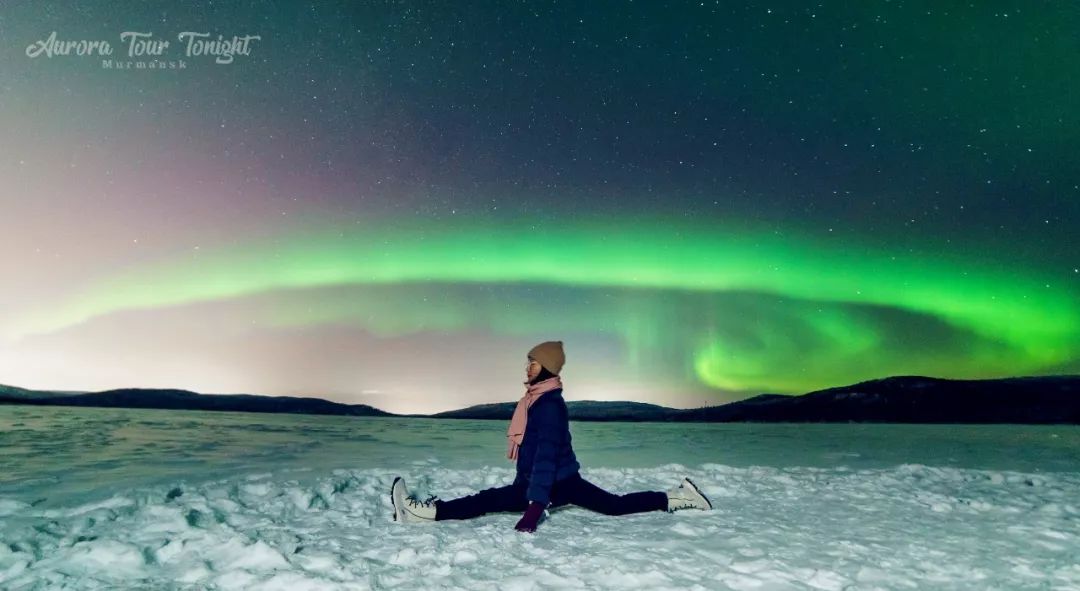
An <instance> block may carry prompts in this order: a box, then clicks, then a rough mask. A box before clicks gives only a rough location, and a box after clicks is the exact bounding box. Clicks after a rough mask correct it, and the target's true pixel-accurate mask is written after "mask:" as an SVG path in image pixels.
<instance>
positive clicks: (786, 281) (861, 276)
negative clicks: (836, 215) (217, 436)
mask: <svg viewBox="0 0 1080 591" xmlns="http://www.w3.org/2000/svg"><path fill="white" fill-rule="evenodd" d="M315 227H317V228H319V229H318V230H317V231H301V232H296V233H294V234H291V235H289V236H288V237H286V238H279V239H277V240H266V241H261V242H250V243H247V244H244V245H242V246H239V247H235V248H231V249H222V250H218V251H212V250H205V251H200V252H199V253H198V254H195V253H192V254H186V255H185V256H182V257H176V258H172V259H169V260H163V261H160V262H159V263H157V264H154V265H149V266H143V267H133V268H129V269H128V270H127V271H126V272H123V273H119V274H116V275H113V276H110V277H106V278H103V279H101V280H99V281H97V282H95V283H93V284H91V285H88V286H86V287H85V289H83V290H82V291H81V292H79V293H77V294H75V295H74V296H73V297H71V298H69V299H67V300H64V301H62V302H59V303H57V304H56V305H54V306H49V307H45V308H42V309H40V310H38V311H37V312H36V313H35V314H32V315H30V316H27V317H25V318H24V323H23V324H22V325H20V326H17V327H16V329H15V331H14V332H13V333H12V334H9V335H8V336H9V337H13V338H17V337H21V336H26V335H30V334H37V333H43V332H50V331H56V330H61V329H64V328H67V327H70V326H73V325H75V324H78V323H81V322H84V321H87V320H90V319H93V318H96V317H99V316H103V315H105V314H109V313H113V312H121V311H126V310H137V309H151V310H152V309H158V308H163V307H169V306H179V305H186V304H191V303H199V302H215V301H226V300H232V299H237V298H245V297H253V296H257V295H258V294H267V293H272V292H280V293H284V292H288V291H294V290H316V289H317V288H319V289H325V288H328V287H332V286H371V287H387V286H395V287H397V288H400V289H402V290H409V289H415V288H416V286H421V291H423V293H426V294H427V295H425V296H424V297H419V296H417V297H411V296H407V297H403V298H402V299H401V300H399V301H392V298H391V300H390V301H388V298H387V296H386V294H385V293H383V292H377V293H378V294H381V295H373V296H371V297H369V298H366V299H365V298H363V297H350V298H348V299H346V300H344V301H338V302H337V303H329V304H327V305H320V306H317V307H315V308H314V309H313V310H312V309H311V306H306V307H305V306H294V307H293V308H294V309H292V311H288V312H285V313H283V312H282V311H281V310H278V312H276V313H275V314H276V318H275V319H274V323H276V324H282V325H284V324H304V323H321V322H335V321H342V320H349V321H350V322H357V323H360V324H363V325H364V326H365V327H367V328H368V329H370V330H372V331H374V332H377V333H384V334H402V333H409V332H416V331H421V330H436V329H437V330H451V331H452V330H469V329H477V328H480V327H482V328H484V329H487V330H492V331H496V332H503V333H508V334H513V333H527V332H529V331H537V330H541V329H544V328H547V327H551V326H552V325H551V322H552V319H556V318H557V319H559V320H557V321H556V325H555V328H559V329H561V330H569V331H579V332H580V331H588V330H593V331H601V332H604V333H605V334H608V333H610V334H613V335H618V337H619V338H620V339H621V340H622V341H623V344H624V346H625V347H626V351H627V356H628V360H627V361H628V363H632V362H633V361H634V360H635V359H639V358H644V357H648V356H649V355H655V354H656V352H657V351H661V352H663V351H665V350H670V349H671V348H672V347H675V348H677V349H680V350H683V351H684V352H685V357H686V358H685V359H684V364H685V366H686V367H687V368H690V372H691V374H692V375H691V377H692V378H694V379H696V381H697V382H699V383H700V384H703V385H705V386H708V387H711V388H720V389H726V390H751V389H759V390H770V391H776V392H798V391H806V390H807V389H810V388H815V387H826V386H829V385H836V384H837V383H843V382H845V381H850V380H852V379H854V378H869V377H874V376H875V375H880V374H882V373H896V372H897V370H907V369H912V368H914V369H922V370H925V371H935V372H937V373H938V374H939V375H957V374H963V375H966V376H969V377H976V376H992V375H1006V374H1016V373H1038V372H1040V371H1047V370H1052V369H1053V368H1054V367H1056V366H1060V365H1061V364H1064V363H1067V362H1071V361H1073V360H1075V359H1076V358H1077V357H1078V354H1080V305H1078V302H1080V297H1078V294H1077V293H1075V292H1074V291H1073V290H1072V289H1071V288H1070V287H1069V286H1066V285H1053V284H1050V283H1048V282H1047V281H1046V280H1045V279H1042V278H1040V277H1039V276H1038V274H1037V273H1036V272H1034V271H1031V270H1029V269H1025V270H1024V271H1023V274H1021V273H1019V272H1018V271H1017V270H1016V269H1005V268H1000V267H994V266H992V265H988V264H986V263H985V262H981V261H976V260H970V259H964V258H962V257H957V256H953V255H940V256H935V257H934V259H933V260H925V259H920V258H918V257H915V256H912V255H911V254H909V253H908V254H906V256H905V254H902V253H886V252H873V251H869V250H867V249H865V248H859V247H858V245H853V244H851V243H850V242H848V241H840V240H838V239H837V240H833V241H831V242H830V241H829V240H825V239H820V238H817V239H815V238H810V237H807V236H798V235H795V234H792V233H790V232H786V233H785V234H784V235H779V234H778V233H776V232H772V231H746V230H735V229H728V228H725V229H721V228H718V227H717V225H716V224H704V223H694V222H686V221H681V220H680V221H679V222H677V223H675V222H665V223H662V222H659V221H657V220H654V219H652V220H639V221H626V220H620V221H619V223H618V224H613V223H612V222H611V221H610V220H602V219H595V220H586V221H579V222H575V223H573V224H569V225H555V226H542V225H540V226H530V225H529V224H527V223H520V222H519V223H505V222H494V221H482V220H481V221H476V220H470V221H469V222H468V223H467V224H466V223H461V224H456V223H454V222H447V223H441V224H439V225H424V224H421V223H418V222H404V223H402V222H398V221H395V222H394V223H393V224H386V225H378V224H370V225H369V226H367V227H363V228H358V227H356V226H350V227H349V228H348V231H340V230H338V229H336V228H334V229H329V225H328V224H326V223H322V224H317V225H316V226H315ZM463 285H464V286H468V285H502V286H521V285H527V286H533V287H534V288H536V289H552V290H555V289H560V290H566V289H570V290H581V292H582V293H586V292H589V290H597V289H601V288H603V289H607V290H608V292H605V293H609V294H615V296H614V297H612V298H611V299H609V300H607V301H598V300H596V299H589V300H586V301H584V303H582V302H580V301H576V300H575V299H574V298H573V297H562V298H560V299H561V301H560V302H559V303H558V305H557V306H556V305H555V304H553V303H552V302H551V301H545V300H543V298H536V299H535V300H533V301H520V300H512V299H510V300H508V299H505V298H504V299H501V300H500V299H498V298H496V297H492V298H489V299H488V300H486V301H482V302H478V301H477V300H476V298H475V294H472V295H469V294H465V293H464V292H462V293H461V294H459V295H458V296H454V297H451V296H445V297H442V298H438V297H436V298H434V299H433V298H431V297H429V296H431V295H432V294H439V293H444V294H446V293H450V294H453V293H454V291H453V289H452V287H453V286H463ZM447 286H450V288H448V287H447ZM448 289H449V291H447V290H448ZM424 290H426V291H424ZM312 293H314V292H312ZM373 293H376V292H373ZM403 293H405V292H404V291H403ZM408 293H412V294H414V295H415V294H418V293H420V291H416V292H408ZM589 293H592V294H593V295H596V293H599V292H595V291H593V292H589ZM734 294H742V299H740V300H739V302H741V303H740V304H739V305H738V306H737V307H732V308H731V309H730V310H724V309H723V306H725V305H726V304H725V302H728V301H729V300H725V299H723V297H720V296H732V295H734ZM747 294H749V295H750V296H753V298H756V299H757V300H760V301H759V302H758V304H754V303H753V299H751V300H748V299H747V298H746V296H747ZM313 297H315V298H317V297H318V296H313ZM695 297H696V298H697V299H694V300H693V302H695V303H693V304H692V307H693V308H694V309H693V310H691V311H690V314H689V315H690V316H691V318H689V319H688V318H687V317H686V316H687V315H688V314H687V313H685V312H686V311H683V312H680V308H679V304H678V303H679V302H686V301H690V300H687V299H686V298H695ZM702 298H705V299H702ZM766 302H768V304H767V305H766ZM755 305H759V306H767V309H766V307H758V308H755V307H754V306H755ZM560 307H561V310H560V309H559V308H560ZM718 307H720V308H719V309H717V308H718ZM878 308H882V309H887V311H890V312H894V313H895V312H897V311H900V312H902V313H904V314H907V315H909V316H910V317H912V318H916V317H924V320H925V319H926V318H928V319H929V320H931V321H933V322H936V323H939V324H941V325H945V326H947V327H949V328H950V329H951V330H953V331H956V332H958V333H961V334H963V335H966V344H965V347H964V349H963V350H962V351H959V352H954V353H953V354H952V356H951V357H950V358H949V359H937V360H934V361H929V360H928V358H926V356H925V355H924V356H923V357H924V358H923V359H922V361H920V362H916V361H915V360H912V362H911V363H905V362H904V360H903V359H884V358H883V356H882V355H881V351H882V350H883V349H882V348H883V347H885V348H888V347H887V345H888V340H889V335H888V334H883V331H882V330H881V328H880V326H877V325H876V324H875V323H874V322H873V321H872V318H871V316H870V315H868V314H867V313H866V311H867V310H874V309H878ZM481 309H485V310H487V311H486V312H482V311H481ZM303 310H307V311H306V312H305V311H303ZM500 310H501V312H500ZM530 311H532V312H534V313H530ZM778 313H779V314H782V316H780V318H781V319H782V321H779V322H778V321H776V318H777V314H778ZM754 314H761V316H760V317H759V318H754V316H753V315H754ZM680 315H681V317H679V318H675V317H677V316H680ZM732 316H739V317H740V318H738V319H736V318H732ZM748 316H749V317H748ZM672 326H676V327H678V328H677V330H676V329H675V328H671V327H672ZM672 331H677V332H678V334H675V335H673V334H670V333H671V332H672ZM733 331H734V332H741V333H742V338H734V337H733V336H732V335H733V334H734V332H733ZM792 331H803V332H808V333H810V334H812V339H810V341H809V342H812V343H816V345H815V347H814V349H812V350H807V349H806V348H805V347H804V346H802V345H800V344H799V343H802V344H805V343H806V342H808V341H807V339H802V340H801V341H798V342H797V341H796V340H793V339H792V336H791V333H792ZM957 355H959V357H957ZM916 356H917V354H916ZM796 361H801V363H796ZM807 368H809V369H807Z"/></svg>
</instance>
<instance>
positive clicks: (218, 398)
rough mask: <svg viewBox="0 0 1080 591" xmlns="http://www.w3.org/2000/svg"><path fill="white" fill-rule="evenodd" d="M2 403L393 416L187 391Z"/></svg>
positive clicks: (358, 407)
mask: <svg viewBox="0 0 1080 591" xmlns="http://www.w3.org/2000/svg"><path fill="white" fill-rule="evenodd" d="M9 391H10V392H11V393H10V394H9ZM28 393H29V394H28ZM5 402H7V403H17V404H37V405H50V406H94V407H116V408H159V409H171V410H223V411H237V412H271V413H296V414H316V415H349V416H365V417H389V416H394V415H393V414H391V413H388V412H385V411H382V410H379V409H377V408H375V407H373V406H368V405H366V404H341V403H338V402H330V401H329V400H323V399H321V398H301V397H295V396H258V395H254V394H199V393H197V392H191V391H190V390H170V389H161V390H159V389H149V388H122V389H118V390H105V391H103V392H92V393H82V394H74V395H72V394H66V393H57V392H43V391H35V390H24V389H22V388H14V387H12V386H0V404H2V403H5Z"/></svg>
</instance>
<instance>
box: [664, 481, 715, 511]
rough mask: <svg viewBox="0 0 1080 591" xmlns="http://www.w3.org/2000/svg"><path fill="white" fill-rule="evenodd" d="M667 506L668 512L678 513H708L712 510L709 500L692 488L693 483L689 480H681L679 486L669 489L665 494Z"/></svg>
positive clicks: (695, 488) (694, 487)
mask: <svg viewBox="0 0 1080 591" xmlns="http://www.w3.org/2000/svg"><path fill="white" fill-rule="evenodd" d="M667 496H668V499H667V506H668V509H667V510H668V511H669V512H674V511H678V510H679V509H701V510H703V511H708V510H710V509H712V503H710V502H709V499H708V498H707V497H706V496H705V495H704V494H703V493H702V492H701V491H700V490H699V489H698V487H696V486H694V483H693V482H691V481H690V479H689V478H683V479H682V482H681V483H679V486H677V487H675V488H673V489H671V490H669V491H668V493H667Z"/></svg>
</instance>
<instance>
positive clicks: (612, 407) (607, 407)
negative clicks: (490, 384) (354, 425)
mask: <svg viewBox="0 0 1080 591" xmlns="http://www.w3.org/2000/svg"><path fill="white" fill-rule="evenodd" d="M515 406H517V402H516V401H515V402H498V403H494V404H478V405H476V406H470V407H468V408H462V409H458V410H450V411H446V412H440V413H436V414H434V415H431V416H432V417H435V418H440V419H498V420H504V421H509V420H510V417H511V416H513V414H514V407H515ZM566 409H567V411H569V413H570V419H571V420H575V421H665V420H670V418H671V417H673V416H674V415H677V414H678V413H680V412H683V411H681V410H678V409H674V408H668V407H666V406H659V405H656V404H647V403H644V402H607V401H595V400H574V401H567V403H566Z"/></svg>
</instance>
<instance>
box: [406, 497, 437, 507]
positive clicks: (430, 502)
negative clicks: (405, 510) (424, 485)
mask: <svg viewBox="0 0 1080 591" xmlns="http://www.w3.org/2000/svg"><path fill="white" fill-rule="evenodd" d="M437 499H438V497H437V496H435V495H431V496H430V497H428V498H427V500H424V501H421V500H420V499H418V498H416V497H413V496H410V497H408V498H407V499H405V502H407V503H408V504H409V505H410V506H412V507H434V506H435V501H436V500H437Z"/></svg>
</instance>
